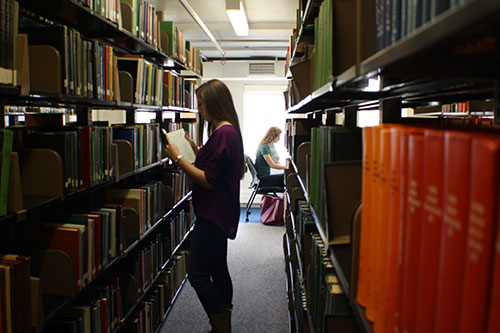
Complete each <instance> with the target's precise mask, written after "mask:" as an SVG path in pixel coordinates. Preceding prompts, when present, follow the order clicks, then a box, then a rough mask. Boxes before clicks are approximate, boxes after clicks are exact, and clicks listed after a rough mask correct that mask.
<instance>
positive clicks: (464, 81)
mask: <svg viewBox="0 0 500 333" xmlns="http://www.w3.org/2000/svg"><path fill="white" fill-rule="evenodd" d="M360 3H362V1H358V2H357V4H358V5H359V4H360ZM384 3H385V2H384ZM373 14H375V13H373ZM499 14H500V3H498V2H495V1H488V0H475V1H464V2H462V3H461V4H459V5H454V6H452V7H451V8H448V9H446V10H445V11H443V12H442V13H440V14H438V15H437V16H435V17H433V18H431V19H430V20H428V21H427V22H424V23H423V24H421V25H420V26H418V23H417V27H416V28H413V30H411V31H409V32H408V33H407V34H406V35H405V36H404V37H402V38H401V39H399V40H396V41H394V40H392V42H390V43H389V45H388V46H385V48H381V49H380V50H379V51H378V52H373V53H372V54H371V55H369V56H368V57H366V58H365V59H358V60H359V61H358V62H357V63H356V64H355V65H354V66H353V67H351V68H349V69H347V70H345V71H344V72H343V73H340V74H338V75H336V77H335V78H334V79H333V80H332V81H331V82H328V83H326V84H324V85H323V86H321V87H320V88H318V89H316V90H315V91H313V92H312V93H311V94H310V95H309V96H307V97H305V98H302V99H300V100H298V101H296V104H295V105H289V107H288V109H287V113H289V114H307V115H308V120H313V119H321V125H326V126H335V125H337V123H336V121H335V114H338V113H344V116H345V117H346V119H345V120H344V124H343V126H346V127H349V126H350V127H353V126H356V124H357V123H356V118H357V116H358V115H360V114H362V112H363V111H365V110H377V111H378V113H379V120H380V123H381V124H383V125H385V124H398V125H402V126H403V125H406V126H408V127H409V126H427V128H428V127H429V126H437V127H439V128H447V126H448V127H451V128H454V129H456V130H460V126H465V127H472V128H475V130H476V131H488V129H486V130H485V129H484V128H488V127H489V126H491V124H492V123H493V124H499V122H500V111H499V105H500V85H499V84H498V80H499V76H498V71H497V68H498V65H497V64H498V31H499V29H500V24H499V21H498V20H497V17H498V15H499ZM299 38H300V37H299ZM299 38H297V40H299ZM393 38H394V35H393ZM294 56H295V57H297V56H298V55H295V54H294ZM294 60H295V59H291V60H290V63H293V61H294ZM370 79H379V80H380V89H379V90H378V91H366V90H365V88H366V87H367V85H368V81H369V80H370ZM289 93H290V92H289ZM290 100H292V101H293V98H292V99H290ZM484 101H489V102H490V103H492V104H493V106H492V107H491V109H487V110H486V109H485V110H479V111H478V110H473V109H472V108H471V109H470V111H466V112H462V111H457V112H448V111H446V110H447V109H446V108H445V107H446V106H447V105H446V104H460V103H464V104H466V103H467V102H484ZM491 101H492V102H491ZM431 105H432V106H434V105H437V106H439V107H441V106H443V109H442V110H440V111H433V112H415V113H414V114H411V113H410V115H403V114H402V109H405V108H413V109H417V108H419V107H422V106H424V107H425V106H431ZM347 117H349V119H347ZM294 121H297V119H293V120H290V122H291V123H292V124H293V123H294ZM321 125H320V126H321ZM341 126H342V124H341ZM290 131H291V132H293V130H290ZM302 134H303V133H301V135H302ZM291 135H292V136H293V135H294V134H291ZM289 142H292V143H293V142H294V140H289ZM300 142H303V140H302V138H301V141H300ZM296 148H297V147H289V149H290V151H292V150H291V149H296ZM291 168H292V172H294V173H296V174H297V175H298V170H297V167H296V165H295V164H294V163H292V165H291ZM297 178H298V181H299V184H300V188H301V189H302V191H303V192H304V193H303V197H304V198H305V199H306V201H307V202H309V197H310V195H308V193H307V190H306V187H305V186H304V184H305V183H306V181H305V179H301V178H300V177H298V176H297ZM309 208H310V211H311V215H312V217H313V220H314V225H315V232H317V233H318V234H319V235H320V238H321V239H322V240H323V242H324V243H325V244H328V237H327V231H326V230H324V227H323V225H324V223H322V222H323V221H320V220H319V217H318V214H316V212H315V211H314V208H312V207H309ZM294 223H298V222H297V221H294ZM294 228H295V227H294ZM353 246H359V244H356V243H353V236H352V235H351V243H350V244H349V245H348V247H353ZM327 247H328V254H329V259H330V260H331V261H332V263H333V266H334V267H335V271H336V273H337V275H338V279H339V281H340V284H341V285H342V289H343V290H344V292H345V294H346V295H347V296H348V297H349V298H350V299H351V303H350V307H351V310H352V316H353V318H354V319H355V321H356V323H357V327H358V329H359V331H361V332H373V331H374V330H375V327H374V326H375V325H376V321H375V322H374V321H372V320H368V318H367V314H366V312H365V310H366V309H365V308H363V307H361V306H360V305H359V304H358V302H357V301H356V296H357V294H356V293H357V286H355V285H354V286H352V285H351V284H352V283H353V280H352V279H351V278H352V277H351V275H352V274H353V272H352V271H351V270H352V265H353V264H352V263H351V258H349V257H348V256H346V251H347V252H349V249H348V248H347V249H345V248H344V249H343V248H342V246H338V245H329V246H327ZM354 264H357V263H354ZM287 274H288V272H287ZM354 276H356V275H354ZM354 281H355V282H354V283H357V281H356V280H354ZM352 293H354V295H351V294H352ZM353 300H354V301H353ZM488 311H489V310H488ZM372 316H373V314H372ZM379 329H380V327H379ZM297 331H298V330H297Z"/></svg>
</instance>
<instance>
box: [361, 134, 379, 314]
mask: <svg viewBox="0 0 500 333" xmlns="http://www.w3.org/2000/svg"><path fill="white" fill-rule="evenodd" d="M381 129H382V127H381V126H378V127H374V128H373V130H372V138H371V140H372V165H371V168H372V171H371V179H372V182H371V185H370V190H371V191H370V198H369V201H370V211H369V212H368V213H369V214H370V215H369V216H370V217H369V220H368V224H369V227H368V228H369V232H368V235H369V237H371V240H370V247H369V251H368V275H367V277H368V281H367V283H368V285H367V288H368V289H367V296H368V298H367V306H366V313H365V314H366V318H367V319H368V320H369V321H375V313H376V311H377V308H376V302H377V301H376V297H377V292H378V290H377V288H378V281H377V278H378V276H377V272H378V267H377V246H378V234H379V227H380V225H379V214H378V212H379V208H380V206H379V200H380V186H379V184H380V130H381ZM363 210H364V209H363ZM362 224H363V222H362Z"/></svg>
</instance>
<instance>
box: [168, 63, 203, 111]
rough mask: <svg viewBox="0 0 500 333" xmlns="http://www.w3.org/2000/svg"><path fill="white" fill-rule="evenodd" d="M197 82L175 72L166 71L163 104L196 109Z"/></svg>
mask: <svg viewBox="0 0 500 333" xmlns="http://www.w3.org/2000/svg"><path fill="white" fill-rule="evenodd" d="M195 85H196V83H195V82H194V81H192V80H186V79H184V77H182V76H180V75H177V74H175V73H173V72H165V75H164V77H163V86H164V91H163V105H171V106H180V107H185V108H190V109H196V108H197V105H196V103H195V101H196V93H195Z"/></svg>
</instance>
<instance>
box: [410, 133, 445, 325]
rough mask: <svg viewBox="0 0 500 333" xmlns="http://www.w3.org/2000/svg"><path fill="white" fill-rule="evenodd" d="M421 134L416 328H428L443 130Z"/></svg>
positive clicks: (434, 282) (439, 216)
mask: <svg viewBox="0 0 500 333" xmlns="http://www.w3.org/2000/svg"><path fill="white" fill-rule="evenodd" d="M424 136H425V147H424V152H425V159H424V167H423V171H424V184H423V191H424V195H423V201H422V203H423V212H422V214H423V216H422V227H421V228H422V231H421V239H420V255H419V264H418V266H419V268H418V287H417V289H418V295H417V311H416V326H415V327H416V331H417V332H432V330H433V329H434V319H435V315H436V311H435V309H434V308H435V306H436V293H437V271H438V266H439V250H440V243H439V242H440V241H441V228H442V224H443V214H442V207H443V168H444V131H443V130H434V129H427V130H425V133H424Z"/></svg>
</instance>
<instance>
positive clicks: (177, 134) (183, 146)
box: [162, 128, 196, 163]
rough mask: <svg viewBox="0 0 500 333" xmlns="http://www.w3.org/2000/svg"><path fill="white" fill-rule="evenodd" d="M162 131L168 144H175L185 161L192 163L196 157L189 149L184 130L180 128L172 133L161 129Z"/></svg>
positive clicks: (189, 145) (190, 148) (191, 149)
mask: <svg viewBox="0 0 500 333" xmlns="http://www.w3.org/2000/svg"><path fill="white" fill-rule="evenodd" d="M162 131H163V134H164V135H165V136H166V137H167V138H168V142H169V143H173V144H175V145H176V146H177V147H178V148H179V150H180V153H181V155H182V156H183V157H184V158H185V159H186V161H188V162H189V163H194V160H195V158H196V155H195V153H194V151H193V148H192V147H191V144H189V141H188V140H187V139H186V136H185V135H186V132H184V129H182V128H181V129H179V130H177V131H173V132H167V131H165V130H164V129H162Z"/></svg>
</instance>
